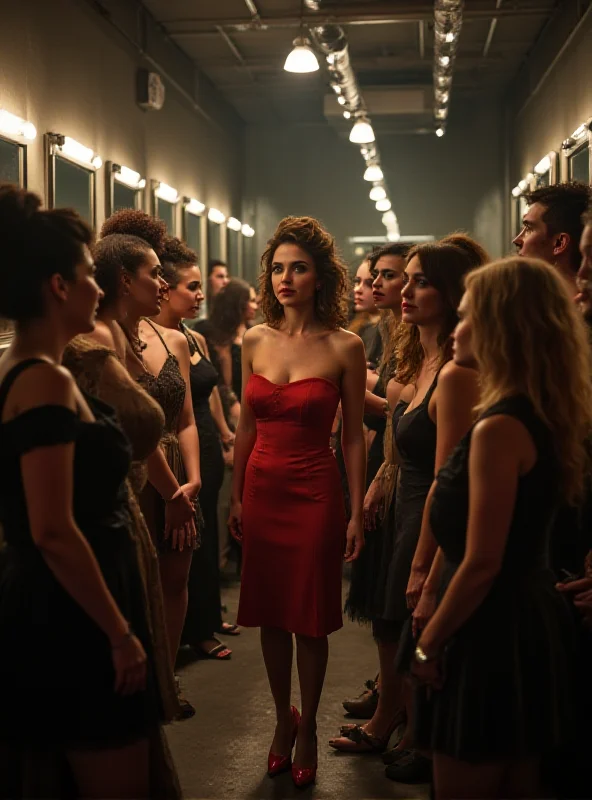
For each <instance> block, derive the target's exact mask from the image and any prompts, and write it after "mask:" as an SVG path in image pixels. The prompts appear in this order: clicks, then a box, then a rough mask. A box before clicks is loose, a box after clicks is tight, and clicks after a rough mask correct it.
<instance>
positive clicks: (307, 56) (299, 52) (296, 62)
mask: <svg viewBox="0 0 592 800" xmlns="http://www.w3.org/2000/svg"><path fill="white" fill-rule="evenodd" d="M303 15H304V3H303V4H302V6H301V11H300V36H298V37H297V38H296V39H294V42H293V44H294V48H293V50H292V51H291V53H290V54H289V55H288V58H287V59H286V63H285V64H284V69H285V70H286V72H299V73H305V72H317V70H318V69H319V62H318V60H317V57H316V55H315V54H314V51H313V49H312V47H311V44H310V39H308V37H307V36H306V35H305V33H304V16H303Z"/></svg>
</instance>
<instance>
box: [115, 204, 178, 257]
mask: <svg viewBox="0 0 592 800" xmlns="http://www.w3.org/2000/svg"><path fill="white" fill-rule="evenodd" d="M112 233H122V234H124V235H125V236H138V237H139V238H140V239H143V240H144V241H145V242H148V244H149V245H150V247H151V248H152V249H153V250H154V252H155V253H156V255H157V256H158V257H159V258H160V257H161V255H162V251H163V249H164V242H165V239H166V238H167V236H168V234H167V226H166V223H165V222H163V221H162V220H161V219H157V218H156V217H151V216H150V214H147V213H146V212H145V211H139V210H137V209H134V208H124V209H122V210H121V211H116V212H115V214H112V215H111V216H110V217H109V219H107V220H105V222H104V223H103V227H102V228H101V238H103V237H105V236H110V235H111V234H112Z"/></svg>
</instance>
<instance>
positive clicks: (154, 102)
mask: <svg viewBox="0 0 592 800" xmlns="http://www.w3.org/2000/svg"><path fill="white" fill-rule="evenodd" d="M165 97H166V90H165V86H164V83H163V81H162V78H161V77H160V75H159V74H158V73H157V72H148V70H145V69H141V70H139V72H138V105H139V106H140V108H143V109H145V110H146V111H160V109H161V108H162V107H163V105H164V101H165Z"/></svg>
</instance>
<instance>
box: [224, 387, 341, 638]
mask: <svg viewBox="0 0 592 800" xmlns="http://www.w3.org/2000/svg"><path fill="white" fill-rule="evenodd" d="M245 398H246V402H247V403H249V405H250V406H251V408H252V409H253V412H254V414H255V417H256V418H257V441H256V442H255V446H254V448H253V451H252V453H251V456H250V458H249V461H248V464H247V469H246V473H245V485H244V490H243V573H242V585H241V595H240V605H239V611H238V620H237V622H238V624H239V625H245V626H247V627H249V626H253V627H259V626H265V627H274V628H282V629H283V630H286V631H290V632H291V633H297V634H301V635H303V636H326V635H328V634H329V633H332V632H333V631H335V630H338V629H339V628H341V626H342V618H341V577H342V565H343V553H344V549H345V533H346V526H347V523H346V518H345V508H344V500H343V492H342V489H341V479H340V476H339V469H338V467H337V462H336V460H335V457H334V455H333V453H332V451H331V449H330V446H329V438H330V434H331V426H332V424H333V420H334V418H335V412H336V410H337V406H338V404H339V398H340V393H339V389H338V387H337V386H336V385H335V384H334V383H332V382H331V381H328V380H325V379H324V378H304V379H303V380H300V381H293V382H292V383H286V384H275V383H271V382H270V381H268V380H267V379H266V378H264V377H263V376H262V375H252V376H251V378H250V379H249V382H248V384H247V386H246V390H245Z"/></svg>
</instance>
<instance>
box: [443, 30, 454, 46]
mask: <svg viewBox="0 0 592 800" xmlns="http://www.w3.org/2000/svg"><path fill="white" fill-rule="evenodd" d="M455 38H456V33H452V31H450V32H449V33H447V34H446V36H445V37H444V41H445V42H448V44H452V42H453V41H454V40H455Z"/></svg>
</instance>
